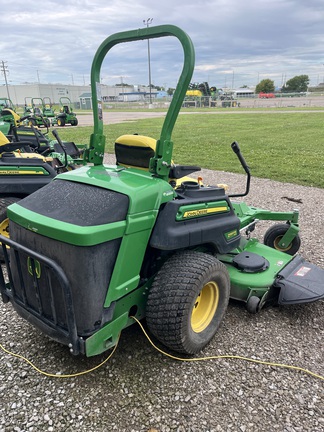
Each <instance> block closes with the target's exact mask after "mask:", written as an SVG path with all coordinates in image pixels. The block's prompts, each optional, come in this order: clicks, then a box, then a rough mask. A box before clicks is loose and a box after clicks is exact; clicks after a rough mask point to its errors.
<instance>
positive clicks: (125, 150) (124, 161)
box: [115, 135, 156, 170]
mask: <svg viewBox="0 0 324 432" xmlns="http://www.w3.org/2000/svg"><path fill="white" fill-rule="evenodd" d="M155 148H156V140H155V139H154V138H150V137H147V136H144V135H122V136H120V137H119V138H117V139H116V141H115V155H116V163H117V165H123V166H127V167H133V168H139V169H144V170H148V169H149V165H150V159H151V158H152V157H153V156H154V154H155Z"/></svg>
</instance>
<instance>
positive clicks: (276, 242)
mask: <svg viewBox="0 0 324 432" xmlns="http://www.w3.org/2000/svg"><path fill="white" fill-rule="evenodd" d="M282 237H283V236H278V237H276V238H275V241H274V242H273V244H274V248H275V249H277V250H278V251H280V252H286V251H287V250H289V249H290V248H291V243H290V244H289V245H288V246H287V247H284V248H283V247H280V246H279V242H280V240H281V239H282Z"/></svg>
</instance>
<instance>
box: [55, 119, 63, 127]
mask: <svg viewBox="0 0 324 432" xmlns="http://www.w3.org/2000/svg"><path fill="white" fill-rule="evenodd" d="M57 126H62V127H63V126H65V119H64V118H58V119H57Z"/></svg>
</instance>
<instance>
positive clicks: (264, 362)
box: [0, 317, 324, 381]
mask: <svg viewBox="0 0 324 432" xmlns="http://www.w3.org/2000/svg"><path fill="white" fill-rule="evenodd" d="M131 318H133V319H134V320H135V321H136V322H137V324H138V325H139V326H140V328H141V329H142V331H143V333H144V335H145V336H146V338H147V340H148V341H149V342H150V344H151V345H152V346H153V348H155V349H156V350H157V351H158V352H160V353H161V354H163V355H165V356H166V357H169V358H171V359H173V360H178V361H183V362H196V361H206V360H219V359H236V360H244V361H248V362H251V363H257V364H262V365H265V366H272V367H277V368H284V369H292V370H294V371H299V372H304V373H305V374H308V375H311V376H312V377H314V378H317V379H320V380H322V381H324V376H322V375H319V374H316V373H314V372H311V371H310V370H308V369H304V368H302V367H299V366H293V365H286V364H283V363H272V362H268V361H263V360H256V359H253V358H249V357H242V356H239V355H229V354H226V355H217V356H208V357H198V358H197V357H195V358H182V357H176V356H173V355H171V354H169V353H167V352H165V351H163V350H161V349H160V348H159V347H157V346H156V345H155V344H154V343H153V342H152V340H151V339H150V337H149V335H148V334H147V333H146V331H145V329H144V327H143V325H142V324H141V323H140V322H139V320H138V319H137V318H135V317H131ZM118 342H119V339H118V341H117V343H116V345H115V346H114V348H113V350H112V351H111V353H110V354H109V356H108V357H107V358H106V359H105V360H104V361H102V362H101V363H99V364H98V365H97V366H94V367H93V368H91V369H87V370H85V371H82V372H77V373H73V374H67V375H64V374H52V373H48V372H45V371H42V370H41V369H39V368H38V367H37V366H35V365H34V364H33V363H32V362H31V361H30V360H28V359H27V358H26V357H24V356H22V355H20V354H15V353H13V352H11V351H9V350H7V349H6V348H4V346H3V345H1V344H0V348H1V349H2V350H3V351H4V352H5V353H6V354H9V355H11V356H13V357H17V358H20V359H21V360H24V361H25V362H26V363H28V364H29V365H30V366H31V367H32V368H33V369H35V370H36V371H37V372H38V373H40V374H42V375H45V376H47V377H50V378H75V377H78V376H81V375H85V374H88V373H90V372H93V371H95V370H96V369H99V368H100V367H101V366H103V365H104V364H105V363H107V361H108V360H109V359H111V357H112V356H113V354H114V353H115V351H116V349H117V346H118Z"/></svg>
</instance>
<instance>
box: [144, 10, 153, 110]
mask: <svg viewBox="0 0 324 432" xmlns="http://www.w3.org/2000/svg"><path fill="white" fill-rule="evenodd" d="M152 21H153V18H147V20H143V23H144V24H145V25H146V27H147V28H148V27H149V25H150V24H152ZM147 57H148V72H149V87H150V105H151V104H152V88H151V85H152V83H151V55H150V39H147Z"/></svg>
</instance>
